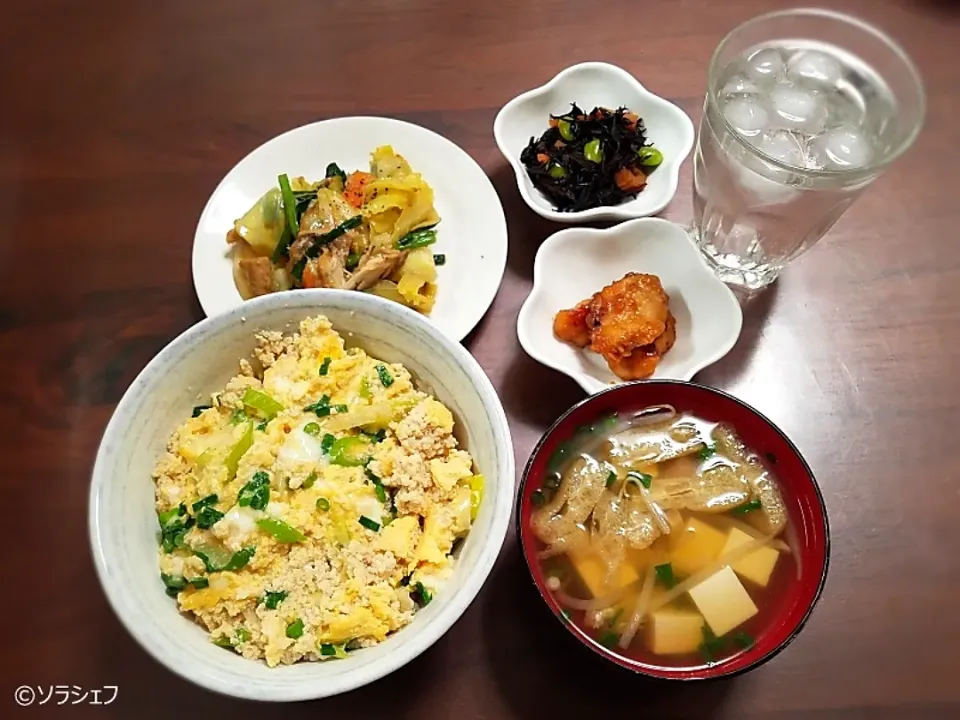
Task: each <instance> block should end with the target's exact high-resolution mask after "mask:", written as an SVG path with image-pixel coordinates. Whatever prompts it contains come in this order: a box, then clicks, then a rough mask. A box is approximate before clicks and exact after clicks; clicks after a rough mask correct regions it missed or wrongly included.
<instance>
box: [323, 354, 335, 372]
mask: <svg viewBox="0 0 960 720" xmlns="http://www.w3.org/2000/svg"><path fill="white" fill-rule="evenodd" d="M331 362H333V358H330V357H325V358H324V359H323V362H322V363H320V374H321V375H326V374H327V372H328V371H329V370H330V363H331Z"/></svg>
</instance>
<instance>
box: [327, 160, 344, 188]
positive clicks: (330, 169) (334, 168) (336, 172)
mask: <svg viewBox="0 0 960 720" xmlns="http://www.w3.org/2000/svg"><path fill="white" fill-rule="evenodd" d="M324 177H328V178H332V177H338V178H340V182H342V183H346V182H347V174H346V173H345V172H344V171H343V170H341V169H340V166H339V165H337V164H336V163H330V164H329V165H327V173H326V175H325V176H324Z"/></svg>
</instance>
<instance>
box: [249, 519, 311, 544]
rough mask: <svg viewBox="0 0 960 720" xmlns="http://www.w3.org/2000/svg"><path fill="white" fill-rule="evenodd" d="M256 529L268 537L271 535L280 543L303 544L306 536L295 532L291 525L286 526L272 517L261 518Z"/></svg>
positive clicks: (297, 531)
mask: <svg viewBox="0 0 960 720" xmlns="http://www.w3.org/2000/svg"><path fill="white" fill-rule="evenodd" d="M257 527H258V528H260V529H261V530H263V531H264V532H266V533H269V534H270V535H273V536H274V537H275V538H276V539H277V540H279V541H280V542H282V543H295V542H303V541H304V540H306V539H307V536H306V535H304V534H303V533H302V532H300V531H299V530H297V529H296V528H295V527H293V525H288V524H287V523H285V522H284V521H283V520H278V519H277V518H273V517H263V518H259V519H258V520H257Z"/></svg>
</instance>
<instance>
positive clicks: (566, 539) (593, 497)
mask: <svg viewBox="0 0 960 720" xmlns="http://www.w3.org/2000/svg"><path fill="white" fill-rule="evenodd" d="M532 499H533V502H534V504H535V505H536V508H535V510H534V512H533V515H532V517H531V529H532V531H533V533H534V535H535V536H536V537H537V538H538V539H539V540H540V541H541V543H542V545H541V549H540V552H539V562H540V565H541V569H542V571H543V574H544V576H545V578H546V586H547V589H548V591H549V592H551V593H552V594H553V596H554V598H555V599H556V601H557V603H558V604H559V605H560V607H561V608H563V610H564V615H565V616H566V617H567V618H568V619H569V620H570V621H571V622H572V623H574V624H576V625H577V626H578V627H579V628H580V629H581V630H583V632H584V633H586V634H587V635H588V636H589V637H591V638H593V639H594V641H595V642H597V643H599V644H601V645H604V646H606V647H608V648H610V649H611V650H613V651H614V652H616V653H619V654H622V655H624V656H626V657H628V658H630V659H633V660H637V661H640V662H644V663H648V664H652V665H659V666H671V667H685V666H690V667H693V666H700V665H703V664H704V663H705V662H706V663H716V662H722V661H725V660H727V659H729V658H731V657H733V656H734V655H736V654H738V653H740V652H742V651H743V650H745V649H747V648H749V647H750V646H752V645H753V644H754V642H756V639H757V637H758V636H759V635H760V634H762V633H763V631H764V628H765V627H767V626H768V625H769V624H770V622H771V621H772V620H773V618H774V617H775V615H776V612H777V609H778V607H779V605H780V601H781V600H782V599H783V598H784V596H785V591H786V588H787V587H788V585H789V584H790V583H791V582H794V581H795V580H796V578H797V576H798V574H799V566H798V565H797V557H798V556H797V553H796V552H794V551H793V550H792V549H791V546H790V544H789V543H788V538H790V537H791V533H790V529H789V526H788V519H787V510H786V507H785V505H784V502H783V498H782V496H781V493H780V489H779V488H778V486H777V481H776V478H775V477H774V476H773V474H772V473H771V471H770V470H769V469H768V468H767V467H766V466H765V465H764V464H763V463H762V462H761V460H760V459H759V458H758V457H757V455H756V454H755V453H754V452H753V451H751V450H750V449H749V448H747V447H746V446H745V445H744V444H743V442H742V441H741V440H740V438H739V437H738V435H737V433H736V431H735V430H734V428H732V427H729V426H727V425H724V424H718V423H713V422H708V421H706V420H704V419H703V418H700V417H697V416H695V415H692V414H689V413H677V411H676V410H675V409H674V408H672V407H670V406H666V405H662V406H655V407H651V408H647V409H645V410H642V411H640V412H639V413H635V414H634V415H633V416H631V417H630V418H618V417H616V416H611V417H609V418H605V419H602V420H600V421H598V422H596V423H594V424H593V425H591V426H588V427H583V428H580V429H579V430H578V431H577V433H576V435H575V436H574V437H573V439H571V440H570V441H568V442H567V443H564V444H562V445H561V446H560V447H559V448H558V450H557V451H556V452H555V453H554V455H553V456H552V457H551V459H550V463H549V468H548V475H547V477H546V478H544V479H543V483H542V486H541V487H540V488H538V489H536V490H534V492H533V495H532Z"/></svg>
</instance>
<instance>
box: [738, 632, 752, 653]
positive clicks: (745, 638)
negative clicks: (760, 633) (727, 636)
mask: <svg viewBox="0 0 960 720" xmlns="http://www.w3.org/2000/svg"><path fill="white" fill-rule="evenodd" d="M733 642H735V643H736V644H737V646H738V647H740V648H742V649H743V650H749V649H750V648H752V647H753V646H754V645H755V644H756V641H755V640H754V639H753V637H752V636H751V635H750V634H749V633H745V632H742V631H741V632H738V633H737V634H736V635H734V636H733Z"/></svg>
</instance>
